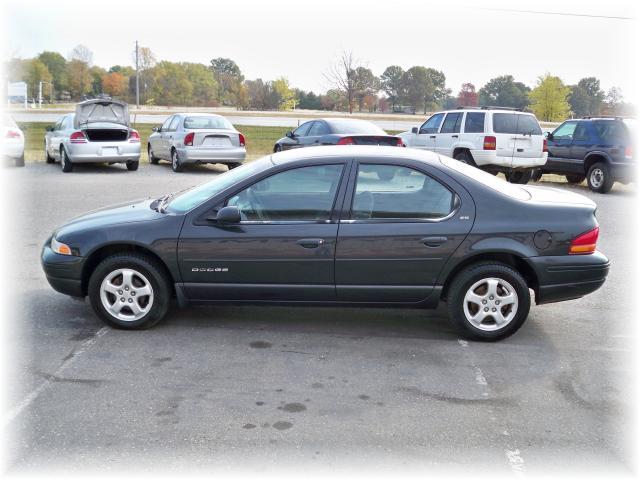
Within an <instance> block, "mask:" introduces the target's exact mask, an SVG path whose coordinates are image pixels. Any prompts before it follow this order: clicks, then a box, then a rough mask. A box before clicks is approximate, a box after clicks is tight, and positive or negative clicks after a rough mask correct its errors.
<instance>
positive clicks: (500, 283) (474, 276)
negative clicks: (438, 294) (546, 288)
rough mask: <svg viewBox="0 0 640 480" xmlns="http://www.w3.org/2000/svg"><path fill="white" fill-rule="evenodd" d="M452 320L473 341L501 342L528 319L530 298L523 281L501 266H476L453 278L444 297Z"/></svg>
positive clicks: (486, 264) (513, 272)
mask: <svg viewBox="0 0 640 480" xmlns="http://www.w3.org/2000/svg"><path fill="white" fill-rule="evenodd" d="M447 297H448V298H447V306H448V309H449V316H450V318H451V321H452V322H453V323H454V325H456V326H457V327H458V328H459V329H460V330H461V331H462V332H463V334H464V335H465V336H467V337H469V338H472V339H475V340H486V341H495V340H501V339H503V338H506V337H508V336H509V335H512V334H513V333H515V332H516V331H517V330H518V329H519V328H520V327H521V326H522V324H523V323H524V321H525V320H526V319H527V316H528V315H529V308H530V307H531V298H530V296H529V288H528V286H527V282H526V281H525V279H524V278H523V277H522V275H520V273H518V272H517V271H516V270H515V269H513V268H512V267H509V266H508V265H505V264H502V263H479V264H475V265H471V266H469V267H467V268H465V269H464V270H462V271H461V272H460V273H459V274H458V275H456V277H455V278H454V280H453V282H452V283H451V286H450V288H449V292H448V295H447Z"/></svg>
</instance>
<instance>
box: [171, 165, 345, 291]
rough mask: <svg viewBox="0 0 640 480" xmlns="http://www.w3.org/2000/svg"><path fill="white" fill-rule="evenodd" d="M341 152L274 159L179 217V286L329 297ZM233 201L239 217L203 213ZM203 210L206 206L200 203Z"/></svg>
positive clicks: (342, 167) (340, 190)
mask: <svg viewBox="0 0 640 480" xmlns="http://www.w3.org/2000/svg"><path fill="white" fill-rule="evenodd" d="M348 165H349V162H348V161H345V160H340V159H336V160H331V161H328V162H326V161H325V162H323V163H318V164H308V165H304V166H295V167H287V166H284V167H280V170H279V171H277V173H273V174H270V175H269V176H267V177H266V178H262V179H260V180H258V181H256V182H255V183H253V184H251V185H249V186H244V187H243V188H241V189H240V190H239V191H235V192H232V193H230V194H229V195H227V196H226V198H225V199H223V200H221V201H220V202H218V201H217V200H216V202H217V205H212V209H211V211H205V212H204V213H203V214H196V216H195V217H187V219H186V220H185V224H184V227H183V229H182V233H181V235H180V239H179V242H178V258H179V264H180V270H181V274H182V280H183V282H184V292H185V294H186V295H187V297H188V298H190V299H192V300H195V301H207V300H256V301H269V300H275V301H277V300H291V301H299V300H307V301H316V300H317V301H332V300H335V283H334V256H335V245H336V237H337V233H338V215H337V213H334V206H335V204H336V201H337V200H338V198H340V200H341V199H342V197H343V196H344V190H345V189H346V177H347V175H346V173H347V172H346V169H347V167H348ZM223 206H237V207H238V209H239V210H240V212H241V217H242V220H241V222H240V223H238V224H234V225H227V226H224V225H219V224H217V223H215V222H211V221H208V220H206V217H210V216H212V215H215V211H216V210H218V209H220V208H222V207H223ZM205 210H207V209H205Z"/></svg>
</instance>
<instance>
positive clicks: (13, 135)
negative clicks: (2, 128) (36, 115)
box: [7, 130, 20, 138]
mask: <svg viewBox="0 0 640 480" xmlns="http://www.w3.org/2000/svg"><path fill="white" fill-rule="evenodd" d="M7 138H20V132H19V131H18V130H8V131H7Z"/></svg>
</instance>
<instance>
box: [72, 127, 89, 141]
mask: <svg viewBox="0 0 640 480" xmlns="http://www.w3.org/2000/svg"><path fill="white" fill-rule="evenodd" d="M69 141H70V142H71V143H87V137H85V135H84V132H81V131H79V130H78V131H77V132H73V133H72V134H71V136H70V137H69Z"/></svg>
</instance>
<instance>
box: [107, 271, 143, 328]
mask: <svg viewBox="0 0 640 480" xmlns="http://www.w3.org/2000/svg"><path fill="white" fill-rule="evenodd" d="M100 300H101V301H102V306H103V307H104V309H105V310H106V311H107V312H108V313H109V314H110V315H111V316H113V317H114V318H116V319H118V320H120V321H124V322H133V321H136V320H139V319H141V318H142V317H144V316H145V315H146V314H147V313H149V310H151V307H152V306H153V287H152V286H151V283H150V282H149V280H148V279H147V277H145V276H144V275H143V274H141V273H140V272H138V271H136V270H133V269H131V268H119V269H117V270H114V271H113V272H111V273H110V274H108V275H107V276H106V277H105V278H104V280H103V281H102V284H101V286H100Z"/></svg>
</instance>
